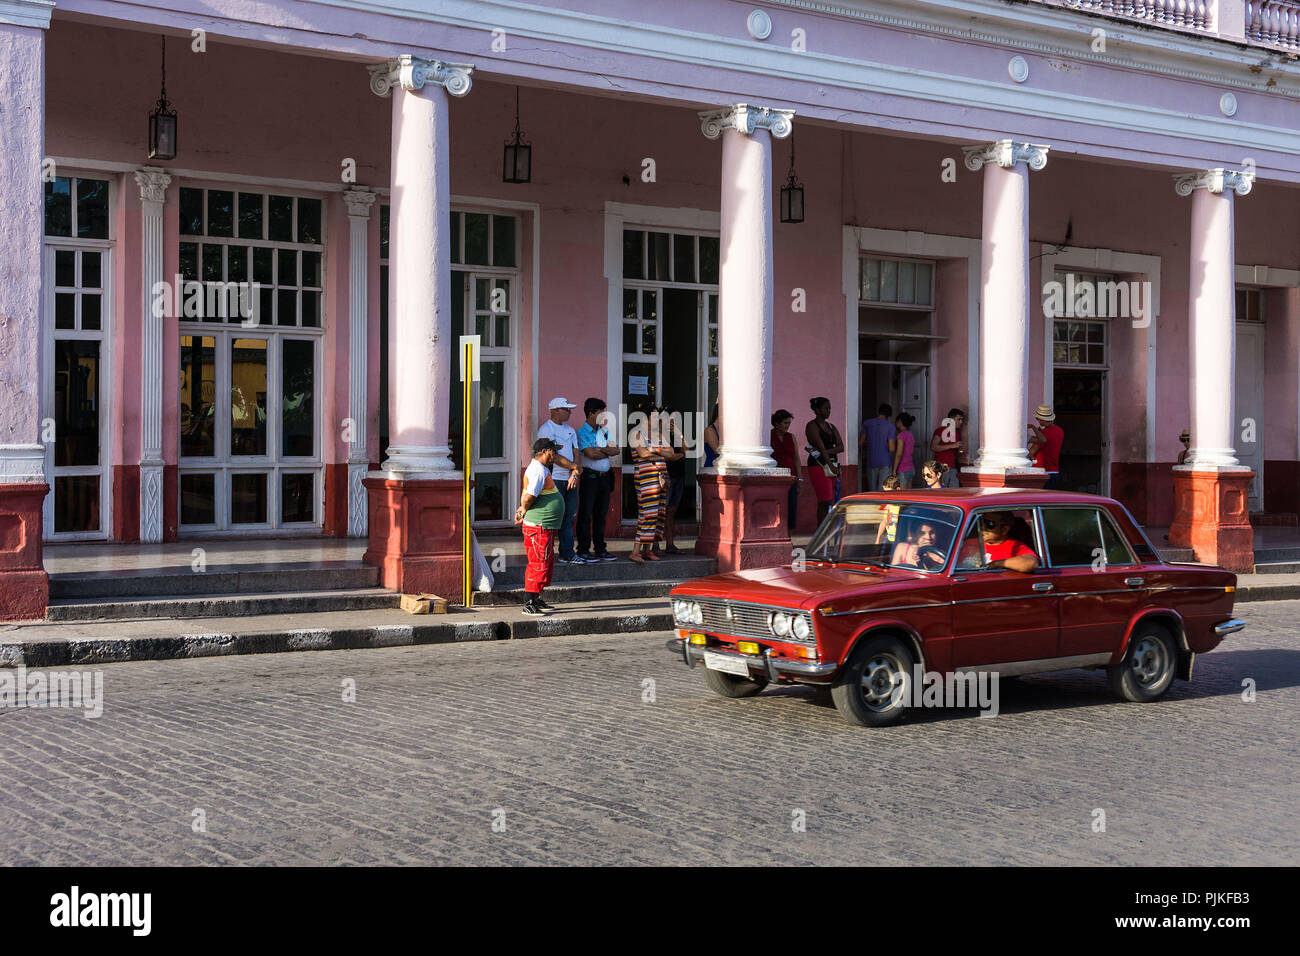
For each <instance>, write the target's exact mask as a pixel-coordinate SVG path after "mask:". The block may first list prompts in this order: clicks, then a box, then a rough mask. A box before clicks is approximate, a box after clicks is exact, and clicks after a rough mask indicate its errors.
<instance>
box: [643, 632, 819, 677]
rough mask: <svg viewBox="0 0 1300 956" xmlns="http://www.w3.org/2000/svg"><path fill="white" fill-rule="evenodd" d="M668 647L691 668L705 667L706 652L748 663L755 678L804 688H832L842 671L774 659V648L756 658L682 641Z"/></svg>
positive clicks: (800, 662) (674, 641)
mask: <svg viewBox="0 0 1300 956" xmlns="http://www.w3.org/2000/svg"><path fill="white" fill-rule="evenodd" d="M665 646H666V647H667V648H668V650H670V651H672V652H673V653H674V654H676V655H677V656H678V657H680V658H681V659H682V660H683V661H685V662H686V664H687V666H688V667H694V666H695V665H696V664H699V663H702V662H703V661H704V652H705V651H706V650H707V651H708V652H709V653H710V654H717V655H719V656H721V657H726V658H730V659H731V660H733V661H744V662H745V664H746V665H747V666H748V667H749V674H750V676H751V677H766V678H767V679H768V680H772V681H777V680H793V681H798V682H799V683H803V684H828V683H830V680H831V678H832V677H833V676H834V675H835V672H836V671H837V670H838V669H839V665H838V664H836V663H835V662H833V661H832V662H829V663H825V664H814V663H812V662H811V661H792V660H788V659H786V658H784V657H773V656H772V649H771V648H770V647H769V648H764V649H763V653H762V655H760V656H755V655H753V654H741V653H739V652H738V651H727V650H722V649H721V648H717V647H709V648H704V647H700V646H698V645H695V644H688V643H687V642H686V641H684V640H682V639H681V638H680V637H673V638H669V639H668V643H667V644H666V645H665Z"/></svg>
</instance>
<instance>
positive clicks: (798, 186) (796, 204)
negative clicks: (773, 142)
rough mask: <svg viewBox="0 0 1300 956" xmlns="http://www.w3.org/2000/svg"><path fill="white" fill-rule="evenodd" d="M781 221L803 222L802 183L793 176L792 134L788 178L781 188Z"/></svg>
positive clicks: (791, 137) (792, 137)
mask: <svg viewBox="0 0 1300 956" xmlns="http://www.w3.org/2000/svg"><path fill="white" fill-rule="evenodd" d="M781 221H782V222H803V183H801V182H799V180H798V179H797V178H795V175H794V133H791V134H790V177H789V178H788V179H787V180H786V181H785V185H784V186H782V187H781Z"/></svg>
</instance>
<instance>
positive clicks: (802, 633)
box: [790, 614, 812, 641]
mask: <svg viewBox="0 0 1300 956" xmlns="http://www.w3.org/2000/svg"><path fill="white" fill-rule="evenodd" d="M790 630H791V631H792V632H793V633H794V636H795V637H797V638H799V640H801V641H806V640H808V635H809V634H811V633H812V628H810V627H809V626H808V618H806V617H804V616H803V615H802V614H796V615H795V616H794V620H793V621H792V622H791V623H790Z"/></svg>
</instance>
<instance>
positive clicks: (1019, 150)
mask: <svg viewBox="0 0 1300 956" xmlns="http://www.w3.org/2000/svg"><path fill="white" fill-rule="evenodd" d="M1051 148H1052V147H1050V146H1043V145H1041V144H1039V143H1018V142H1016V141H1015V140H1010V139H999V140H997V141H995V142H992V143H981V144H980V145H979V146H963V147H962V148H961V151H962V152H963V153H965V154H966V168H967V169H969V170H970V171H971V172H976V173H977V172H979V171H980V170H981V169H983V168H984V166H985V164H987V163H997V164H998V165H999V166H1001V167H1002V168H1003V169H1010V168H1011V167H1012V166H1014V165H1016V163H1025V164H1026V165H1028V166H1029V168H1030V169H1042V168H1043V167H1044V166H1046V165H1047V151H1048V150H1049V149H1051Z"/></svg>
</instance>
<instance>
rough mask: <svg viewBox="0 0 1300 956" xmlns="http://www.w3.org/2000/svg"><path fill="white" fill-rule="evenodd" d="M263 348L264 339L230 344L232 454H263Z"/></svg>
mask: <svg viewBox="0 0 1300 956" xmlns="http://www.w3.org/2000/svg"><path fill="white" fill-rule="evenodd" d="M266 345H267V340H266V339H232V340H231V342H230V453H231V454H232V455H265V454H266ZM263 513H265V512H263ZM263 520H264V519H263Z"/></svg>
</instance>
